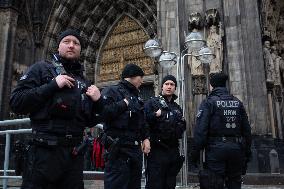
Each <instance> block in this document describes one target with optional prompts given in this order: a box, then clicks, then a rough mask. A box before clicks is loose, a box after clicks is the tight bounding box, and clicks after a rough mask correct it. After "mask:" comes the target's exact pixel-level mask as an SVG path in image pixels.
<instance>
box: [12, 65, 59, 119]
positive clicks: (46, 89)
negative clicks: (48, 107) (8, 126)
mask: <svg viewBox="0 0 284 189" xmlns="http://www.w3.org/2000/svg"><path fill="white" fill-rule="evenodd" d="M43 64H44V63H42V62H40V63H36V64H34V65H32V66H31V67H30V68H29V69H28V71H27V72H26V73H25V74H24V75H23V76H22V77H21V79H20V80H19V81H18V84H17V86H16V88H15V89H14V90H13V91H12V94H11V97H10V107H11V109H12V111H14V112H15V113H20V114H28V113H33V112H35V111H37V110H39V109H40V107H41V106H42V104H44V103H45V102H46V101H47V100H48V99H49V98H51V97H52V96H53V94H54V93H55V91H57V90H59V87H58V85H57V83H56V81H55V79H54V80H52V78H50V81H49V82H45V79H46V78H43Z"/></svg>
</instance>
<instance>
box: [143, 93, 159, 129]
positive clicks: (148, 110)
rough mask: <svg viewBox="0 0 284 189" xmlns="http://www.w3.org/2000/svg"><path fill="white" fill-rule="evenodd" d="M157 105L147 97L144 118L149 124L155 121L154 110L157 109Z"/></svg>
mask: <svg viewBox="0 0 284 189" xmlns="http://www.w3.org/2000/svg"><path fill="white" fill-rule="evenodd" d="M158 109H159V107H156V106H155V104H154V99H152V98H151V99H149V100H148V101H147V102H146V103H145V105H144V110H145V118H146V121H147V123H148V124H149V125H155V123H156V111H158Z"/></svg>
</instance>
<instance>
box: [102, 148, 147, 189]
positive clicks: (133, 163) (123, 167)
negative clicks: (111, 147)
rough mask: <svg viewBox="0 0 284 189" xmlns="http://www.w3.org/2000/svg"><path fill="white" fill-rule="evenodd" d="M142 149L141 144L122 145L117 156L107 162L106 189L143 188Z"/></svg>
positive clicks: (105, 173)
mask: <svg viewBox="0 0 284 189" xmlns="http://www.w3.org/2000/svg"><path fill="white" fill-rule="evenodd" d="M141 176H142V151H141V147H140V145H138V146H129V147H120V149H119V151H118V154H117V155H116V157H115V158H111V159H108V160H107V162H106V163H105V172H104V188H105V189H141Z"/></svg>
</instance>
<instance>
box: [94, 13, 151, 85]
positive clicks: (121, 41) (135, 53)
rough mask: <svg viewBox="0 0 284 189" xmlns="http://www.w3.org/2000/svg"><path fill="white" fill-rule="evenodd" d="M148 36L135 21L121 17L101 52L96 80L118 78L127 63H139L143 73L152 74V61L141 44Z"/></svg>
mask: <svg viewBox="0 0 284 189" xmlns="http://www.w3.org/2000/svg"><path fill="white" fill-rule="evenodd" d="M149 38H150V37H149V36H148V35H147V34H146V33H145V32H144V30H143V29H142V28H141V27H140V26H139V25H138V23H137V22H136V21H134V20H133V19H131V18H130V17H128V16H125V17H123V18H122V19H121V20H120V21H119V22H118V23H117V25H116V26H115V28H114V30H113V31H112V33H111V35H110V36H109V37H108V40H107V43H106V45H105V47H104V50H103V52H102V55H101V58H100V63H99V64H100V65H99V74H98V82H105V81H112V80H118V79H120V74H121V71H122V69H123V68H124V66H125V65H126V64H127V63H135V64H137V65H139V66H140V67H141V68H142V69H143V70H144V72H145V75H151V74H153V67H154V61H153V60H151V59H150V58H149V57H147V56H146V55H145V54H144V52H143V45H144V43H145V42H146V41H147V40H148V39H149Z"/></svg>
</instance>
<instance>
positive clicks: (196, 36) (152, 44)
mask: <svg viewBox="0 0 284 189" xmlns="http://www.w3.org/2000/svg"><path fill="white" fill-rule="evenodd" d="M184 44H185V49H183V50H182V51H181V53H180V54H179V55H177V54H176V53H175V52H168V51H163V48H162V46H161V44H160V42H159V41H158V40H157V39H150V40H148V41H147V42H146V43H145V45H144V52H145V53H146V54H147V55H148V56H149V57H152V58H155V59H157V60H158V62H159V64H160V65H161V66H162V67H163V68H165V69H170V68H171V67H173V66H174V65H175V64H177V63H178V64H177V79H178V81H179V86H180V87H179V88H178V91H177V92H178V98H179V105H180V106H181V108H182V110H183V115H184V114H185V106H186V104H185V80H184V78H185V77H184V75H185V74H184V58H185V57H186V56H195V57H197V58H198V59H200V61H201V62H202V63H203V64H204V65H205V68H206V86H207V90H208V91H209V69H210V67H209V64H210V63H211V62H212V60H213V59H214V58H215V55H214V54H213V53H212V51H211V50H210V49H209V48H208V47H207V46H206V41H205V40H204V39H203V37H202V35H201V34H200V33H199V32H197V31H195V30H193V31H192V32H191V33H190V34H189V35H187V36H186V38H185V43H184ZM186 51H188V53H185V52H186ZM181 147H182V148H181V153H182V154H183V155H184V156H185V163H184V165H183V168H182V177H181V183H182V186H188V182H187V176H188V169H187V168H188V162H187V159H188V158H187V135H186V132H185V133H184V135H183V138H182V143H181Z"/></svg>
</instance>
